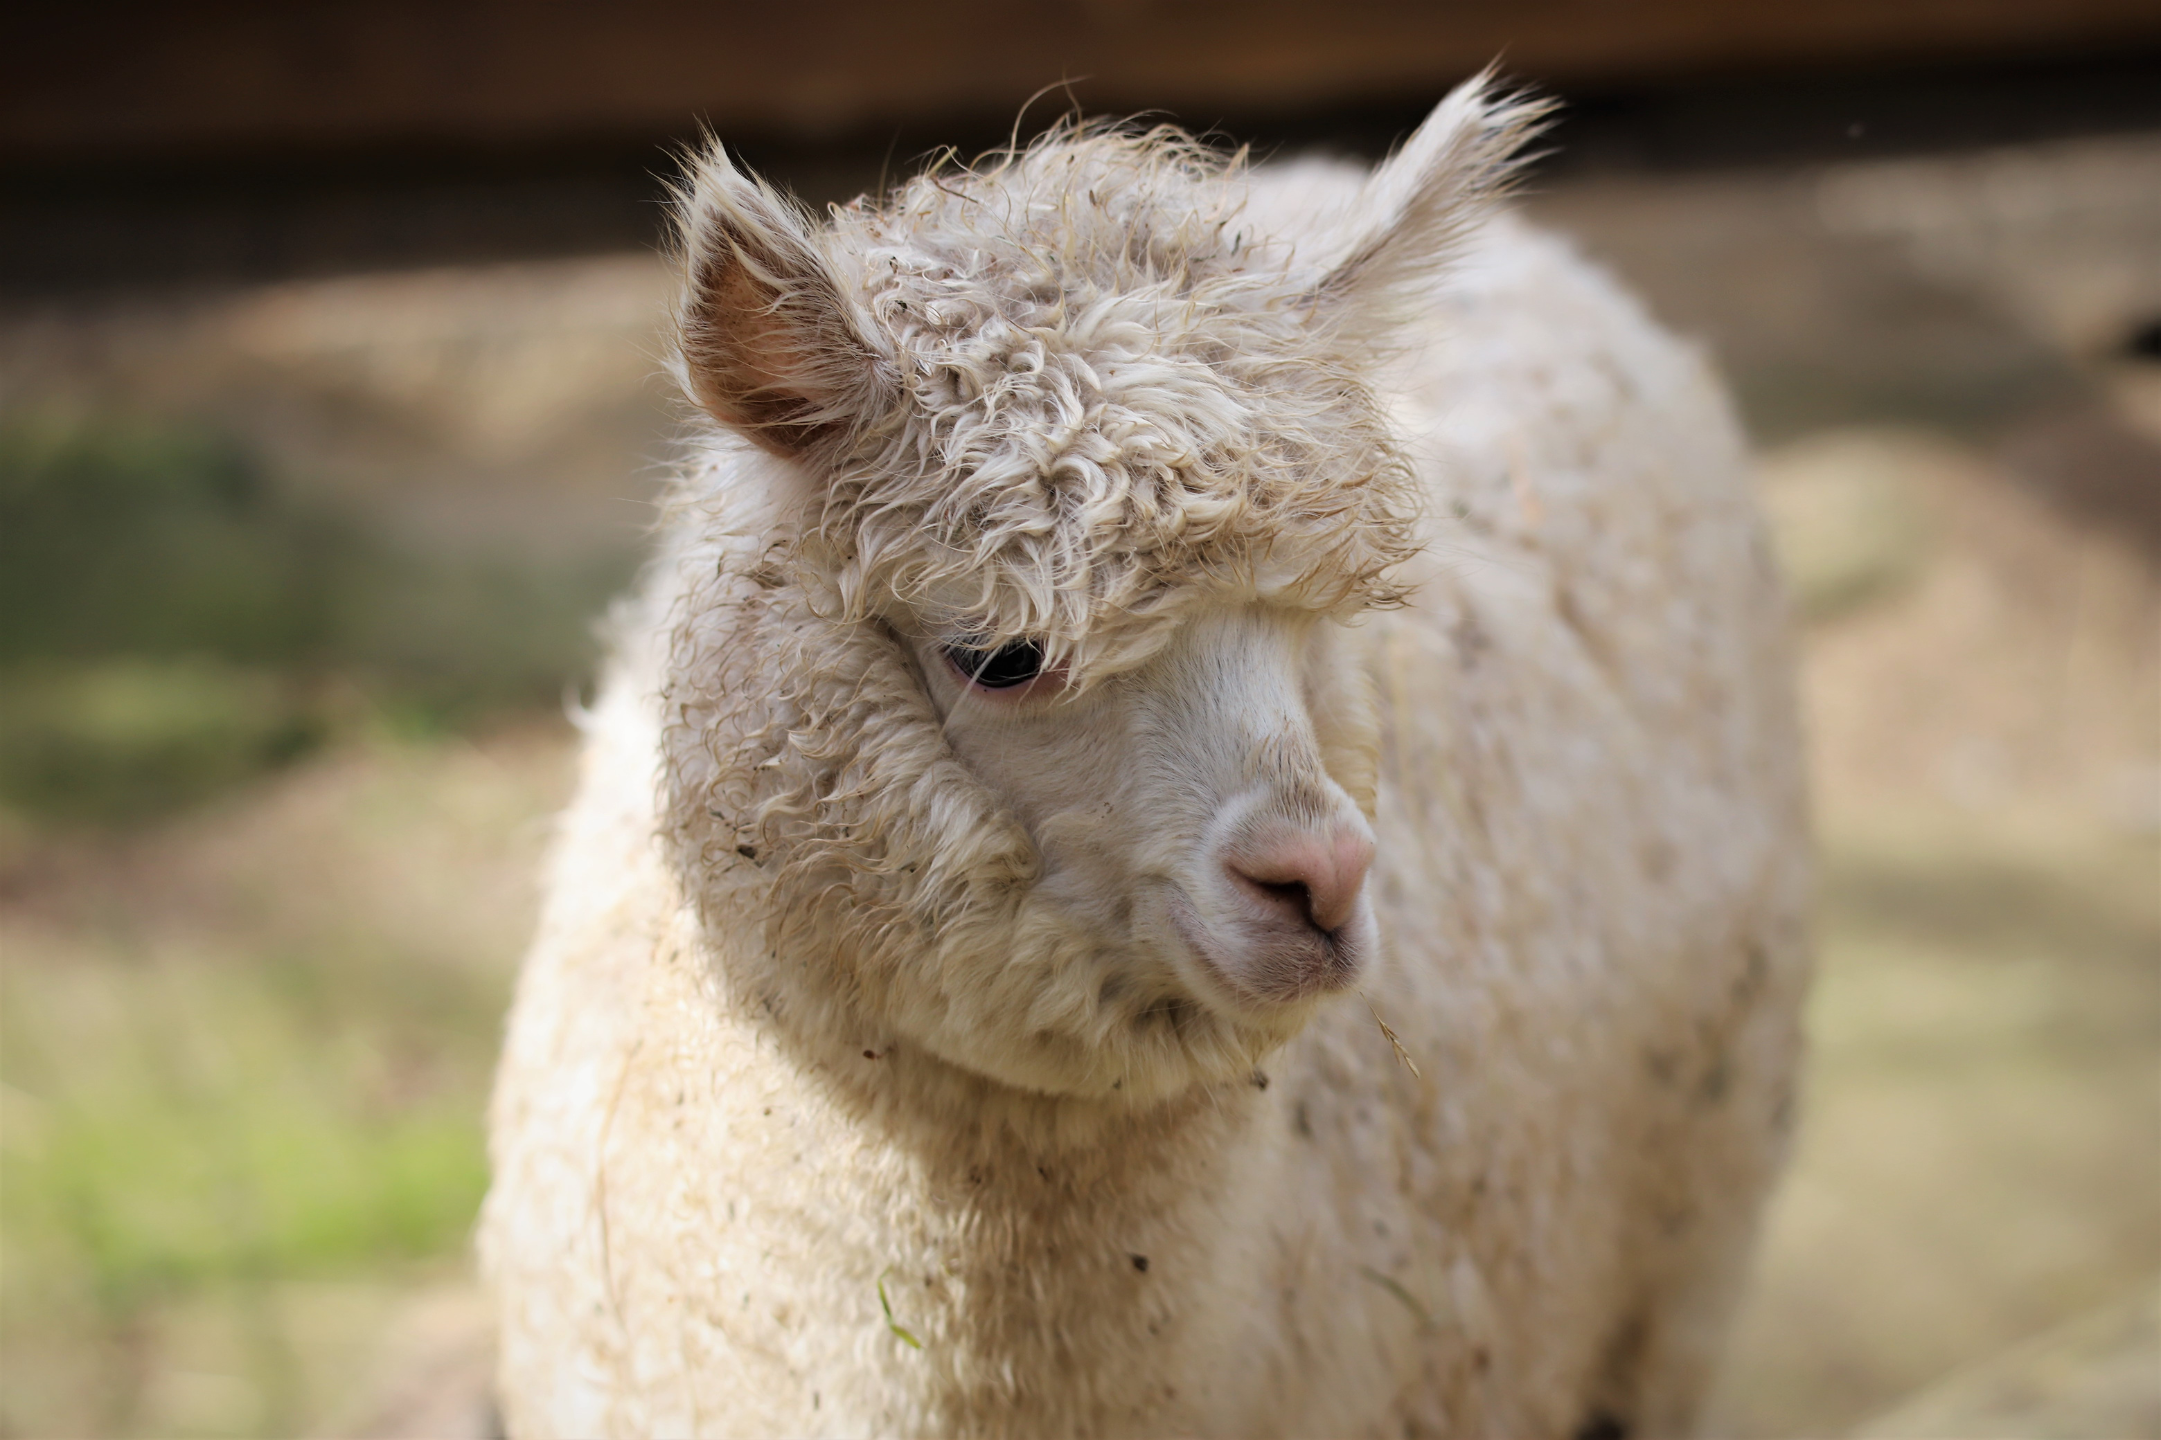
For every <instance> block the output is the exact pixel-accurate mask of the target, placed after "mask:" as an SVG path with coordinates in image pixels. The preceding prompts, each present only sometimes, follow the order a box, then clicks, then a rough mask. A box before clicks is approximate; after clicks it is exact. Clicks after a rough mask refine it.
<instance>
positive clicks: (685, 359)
mask: <svg viewBox="0 0 2161 1440" xmlns="http://www.w3.org/2000/svg"><path fill="white" fill-rule="evenodd" d="M679 224H680V240H679V243H680V245H681V249H682V255H683V260H684V268H685V276H684V288H683V298H682V302H681V304H680V306H679V307H678V309H677V312H676V331H677V346H678V353H679V354H680V356H681V367H682V368H681V378H682V380H683V384H684V387H685V388H686V389H687V390H688V391H689V392H690V396H691V398H692V399H693V400H695V401H697V402H698V404H699V406H701V407H702V408H703V409H704V410H705V412H706V413H707V414H708V415H711V416H712V417H713V418H714V419H715V420H718V421H719V422H720V423H721V424H723V425H726V426H728V427H729V428H730V429H733V430H735V431H738V432H739V433H741V434H742V435H743V436H745V437H746V438H748V439H749V440H751V441H753V442H755V443H756V444H758V445H760V446H762V447H764V448H765V449H767V450H769V451H771V452H772V453H774V454H775V455H780V456H783V457H785V458H788V459H800V458H802V457H804V456H806V455H808V454H809V453H811V452H812V451H815V450H820V449H827V448H831V447H833V446H835V445H836V444H838V443H840V442H842V441H845V440H846V439H847V438H848V437H849V436H850V435H852V434H855V433H858V432H859V431H861V430H862V429H863V428H865V427H866V426H868V425H870V424H871V423H873V422H874V421H876V420H877V419H878V418H879V417H880V416H881V415H883V414H884V413H885V412H886V410H887V409H888V407H889V406H891V405H892V404H893V403H894V400H895V397H896V394H897V387H896V386H895V385H894V383H893V380H892V362H891V361H890V360H889V359H888V358H887V357H886V355H884V354H883V353H881V351H880V349H879V348H878V346H877V345H876V344H875V342H874V341H873V339H872V338H871V337H872V335H873V333H874V332H873V331H872V329H871V327H869V326H868V325H866V324H865V323H864V322H863V321H862V320H861V319H860V318H859V317H858V316H857V315H856V313H855V312H854V311H853V310H852V309H851V308H850V306H849V304H848V302H847V299H846V297H845V294H844V292H843V291H842V288H841V283H840V281H839V279H838V278H837V277H836V276H835V275H834V273H833V269H832V267H831V265H830V264H828V263H827V261H826V258H825V256H824V255H823V254H822V253H821V252H820V250H819V247H818V244H817V241H816V240H815V238H814V235H815V231H814V229H813V227H812V224H811V222H810V220H809V218H808V217H807V216H806V215H805V214H804V213H803V212H802V210H800V209H799V208H798V207H796V206H795V205H793V204H791V203H789V202H788V201H786V200H784V199H782V198H781V197H780V196H779V195H777V194H775V193H774V192H773V190H772V189H771V188H770V187H769V186H767V185H766V184H765V183H764V182H763V181H761V180H758V179H756V178H754V177H750V176H746V175H744V174H743V173H742V172H741V171H739V170H737V169H736V168H735V167H734V166H733V165H731V164H729V163H728V157H727V156H726V155H725V154H724V153H723V152H722V151H721V148H720V147H719V146H718V145H713V146H711V147H710V148H709V149H707V150H706V152H705V153H704V154H703V155H701V156H700V157H699V158H698V161H697V164H696V168H695V171H694V173H693V176H692V179H691V182H690V184H689V186H688V187H687V188H686V190H685V192H684V193H683V196H682V198H681V205H680V220H679Z"/></svg>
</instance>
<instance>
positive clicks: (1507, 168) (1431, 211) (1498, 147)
mask: <svg viewBox="0 0 2161 1440" xmlns="http://www.w3.org/2000/svg"><path fill="white" fill-rule="evenodd" d="M1494 79H1495V77H1494V72H1493V71H1492V70H1491V69H1490V68H1489V69H1487V70H1486V71H1485V72H1484V73H1482V74H1480V75H1478V76H1477V77H1476V78H1474V79H1471V80H1467V81H1465V82H1464V83H1463V84H1461V85H1458V86H1457V87H1456V88H1455V89H1454V90H1452V91H1450V92H1449V94H1448V98H1447V99H1445V100H1443V101H1442V102H1441V103H1440V104H1439V105H1438V106H1436V107H1435V108H1434V111H1433V113H1432V114H1431V115H1429V116H1427V117H1426V121H1425V123H1424V124H1422V125H1420V126H1419V127H1418V129H1417V130H1415V131H1413V132H1412V134H1411V138H1410V139H1409V140H1407V141H1405V142H1404V145H1403V148H1402V149H1400V150H1398V151H1396V153H1395V154H1393V155H1391V156H1389V157H1388V159H1386V160H1385V161H1383V162H1382V163H1381V164H1380V166H1379V167H1378V168H1377V169H1376V170H1375V171H1374V172H1373V174H1372V176H1371V177H1370V178H1369V179H1368V180H1367V181H1366V183H1365V187H1364V188H1363V189H1362V190H1361V191H1360V192H1359V196H1358V201H1357V204H1356V205H1355V206H1354V207H1353V209H1352V211H1351V215H1350V217H1349V219H1348V220H1347V221H1346V222H1345V230H1346V232H1347V238H1346V240H1345V241H1343V242H1339V247H1338V248H1339V253H1340V254H1341V256H1342V258H1341V259H1340V260H1338V261H1337V262H1336V264H1335V265H1334V266H1333V267H1332V268H1331V269H1330V270H1329V272H1328V274H1327V276H1326V278H1324V279H1323V280H1322V281H1321V283H1320V285H1319V287H1318V289H1317V291H1316V293H1315V297H1314V298H1315V301H1316V304H1315V313H1316V314H1318V315H1321V316H1324V317H1326V318H1328V319H1330V320H1332V321H1334V322H1335V323H1337V324H1339V325H1341V326H1343V327H1344V328H1346V329H1349V330H1352V331H1356V330H1360V329H1374V328H1385V327H1386V326H1387V325H1388V324H1390V323H1392V322H1393V321H1394V320H1396V319H1397V318H1398V317H1399V312H1400V311H1401V309H1402V308H1403V305H1404V304H1405V302H1407V301H1413V300H1414V297H1415V294H1416V292H1417V291H1418V290H1419V289H1420V288H1421V287H1422V286H1423V285H1426V284H1430V283H1431V281H1432V279H1433V277H1434V276H1435V274H1436V273H1438V272H1439V271H1441V270H1444V269H1445V268H1447V265H1448V263H1449V261H1450V260H1451V259H1453V258H1454V256H1455V254H1456V251H1457V249H1458V248H1459V246H1460V245H1461V242H1462V241H1463V239H1464V238H1465V237H1466V236H1467V235H1468V234H1469V233H1470V231H1471V230H1472V228H1473V227H1474V226H1476V225H1477V223H1478V222H1479V221H1480V220H1482V219H1484V218H1485V217H1486V215H1487V214H1489V213H1490V212H1491V211H1492V209H1493V207H1494V205H1495V204H1496V203H1498V202H1499V201H1500V200H1501V199H1502V198H1503V197H1504V196H1505V195H1506V194H1507V192H1508V188H1509V185H1510V184H1511V182H1512V181H1513V180H1514V178H1515V175H1516V172H1517V170H1518V169H1519V168H1520V167H1521V166H1522V164H1523V162H1524V160H1525V159H1526V158H1527V157H1525V156H1524V155H1523V154H1522V153H1521V152H1522V149H1523V146H1524V145H1525V144H1526V143H1527V142H1528V141H1529V140H1530V139H1531V138H1532V137H1533V136H1535V135H1536V134H1537V133H1538V132H1539V131H1540V130H1541V129H1543V128H1544V124H1545V120H1546V118H1547V117H1548V116H1549V115H1551V114H1552V112H1553V110H1554V108H1555V106H1554V102H1552V101H1550V100H1545V99H1540V98H1538V97H1535V96H1529V95H1525V94H1521V93H1517V94H1502V93H1497V92H1496V89H1495V83H1494Z"/></svg>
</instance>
